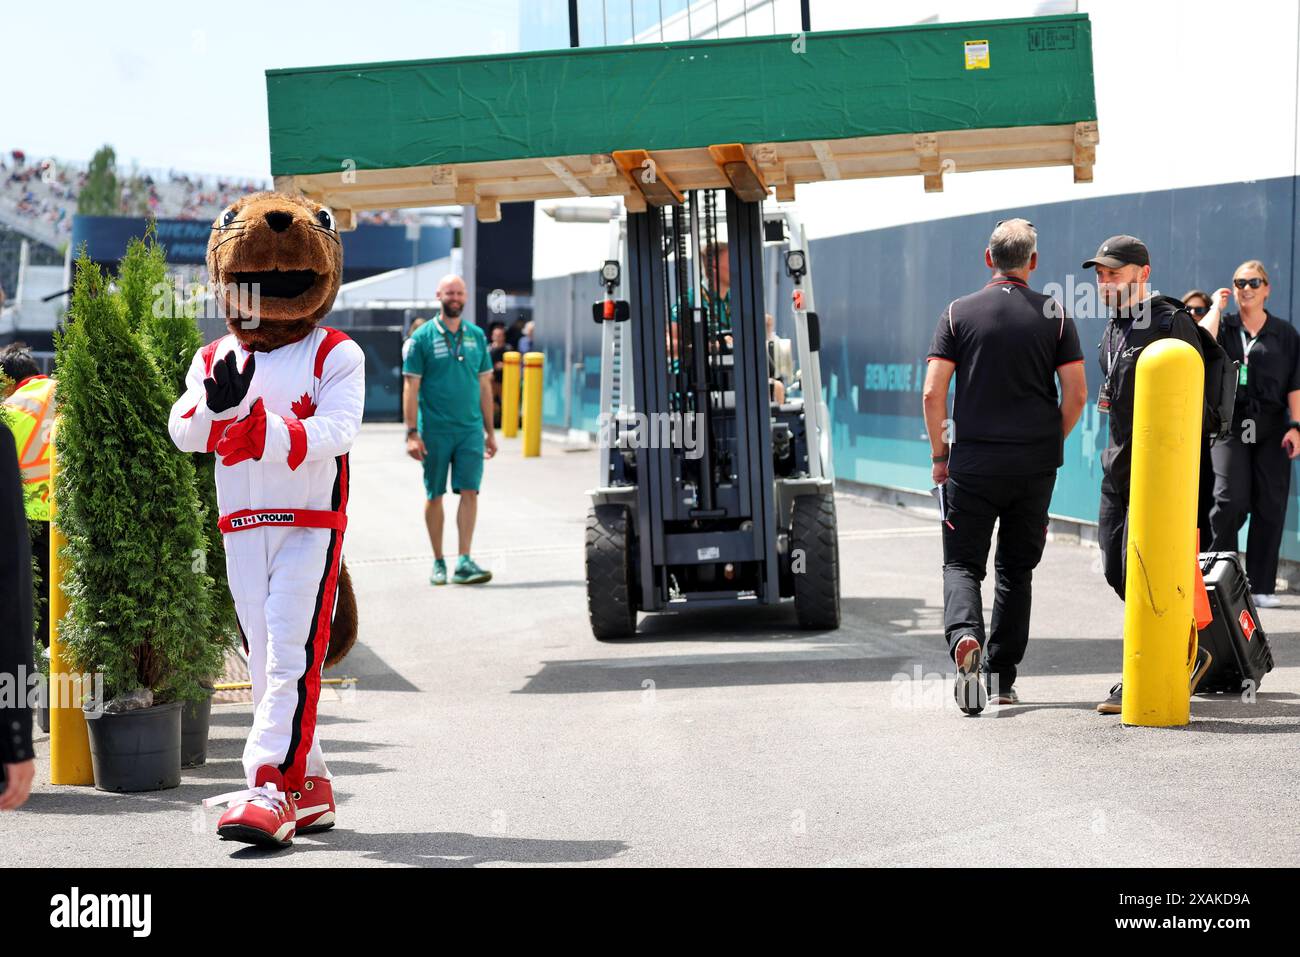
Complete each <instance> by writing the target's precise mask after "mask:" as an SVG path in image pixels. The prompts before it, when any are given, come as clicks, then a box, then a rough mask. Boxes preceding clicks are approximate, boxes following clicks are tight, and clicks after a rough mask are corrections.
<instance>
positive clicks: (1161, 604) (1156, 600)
mask: <svg viewBox="0 0 1300 957" xmlns="http://www.w3.org/2000/svg"><path fill="white" fill-rule="evenodd" d="M1204 381H1205V368H1204V365H1203V364H1202V362H1201V358H1200V356H1199V355H1197V353H1196V350H1195V349H1193V348H1192V347H1191V346H1190V345H1188V344H1187V343H1185V342H1182V341H1181V340H1178V339H1162V340H1160V341H1159V342H1155V343H1153V344H1151V345H1149V346H1147V347H1146V349H1144V350H1143V351H1142V356H1141V358H1139V359H1138V364H1137V384H1136V391H1135V393H1134V408H1133V468H1132V478H1131V481H1130V486H1129V513H1128V556H1127V563H1128V564H1127V570H1126V578H1125V584H1124V593H1125V601H1124V696H1123V705H1122V707H1121V711H1120V717H1121V719H1122V720H1123V722H1124V724H1134V725H1144V726H1146V727H1171V726H1174V725H1184V724H1187V722H1188V721H1189V720H1190V716H1191V708H1190V693H1189V690H1188V673H1189V666H1190V663H1191V662H1192V661H1193V660H1194V659H1195V657H1196V613H1195V610H1194V608H1193V596H1192V579H1193V573H1194V565H1195V562H1196V496H1197V476H1198V475H1199V474H1200V455H1201V405H1202V401H1203V398H1202V397H1203V395H1204Z"/></svg>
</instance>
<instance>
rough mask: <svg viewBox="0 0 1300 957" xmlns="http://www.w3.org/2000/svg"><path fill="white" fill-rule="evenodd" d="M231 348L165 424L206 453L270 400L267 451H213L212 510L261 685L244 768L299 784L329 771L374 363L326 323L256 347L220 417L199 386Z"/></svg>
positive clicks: (212, 351) (199, 360)
mask: <svg viewBox="0 0 1300 957" xmlns="http://www.w3.org/2000/svg"><path fill="white" fill-rule="evenodd" d="M232 350H234V351H235V354H236V359H237V360H238V363H239V368H240V369H243V368H244V367H245V363H246V362H247V361H248V357H249V352H248V351H247V350H246V349H245V348H244V347H243V346H242V345H240V344H239V342H238V340H236V339H235V337H234V336H233V335H226V336H223V337H222V338H221V339H218V340H217V341H216V342H212V343H209V344H208V345H206V346H204V347H203V348H202V349H201V350H199V352H198V353H197V354H196V355H195V356H194V361H193V363H191V365H190V370H189V374H188V375H187V377H186V380H185V384H186V391H185V394H184V395H182V396H181V397H180V399H179V400H177V402H176V404H175V405H174V406H172V411H171V418H170V421H169V424H168V425H169V430H170V432H171V436H172V440H173V441H174V442H175V443H176V445H177V447H178V448H180V449H181V450H182V451H185V452H211V451H214V450H215V449H216V447H217V443H218V442H219V441H220V440H221V438H222V435H223V433H224V432H225V430H226V428H227V427H228V426H229V425H231V424H232V423H234V422H235V421H236V420H238V419H243V418H244V417H245V416H248V415H249V413H250V410H252V409H253V406H254V403H255V402H256V400H257V399H259V398H260V399H261V400H262V401H263V408H264V409H265V413H266V416H265V419H266V421H265V426H266V428H265V443H264V446H263V448H262V451H261V456H260V458H258V459H249V460H247V461H242V462H238V463H237V464H235V465H226V464H224V463H223V462H222V456H221V455H220V454H218V456H217V466H216V476H217V505H218V508H219V509H220V512H221V531H222V532H223V535H222V538H223V539H224V542H225V549H226V563H227V564H226V572H227V577H228V578H229V580H230V592H231V595H232V596H233V598H234V602H235V611H236V613H237V614H238V616H239V625H240V631H241V633H242V637H243V641H244V648H245V650H246V652H247V654H248V670H249V673H250V676H251V679H252V685H253V703H254V713H253V729H252V731H251V732H250V733H249V736H248V743H247V745H246V746H245V748H244V773H245V775H246V776H247V778H248V784H249V786H250V787H252V786H253V785H254V783H255V781H254V775H255V774H256V772H257V769H258V767H260V766H261V765H264V764H270V765H273V766H275V767H277V768H279V769H280V771H281V773H283V774H284V777H285V786H286V787H287V788H289V789H290V790H301V788H302V786H303V781H304V777H305V776H306V775H309V774H310V775H315V776H320V777H325V778H328V777H329V776H330V774H329V770H328V768H326V766H325V758H324V756H323V755H322V753H321V747H320V741H319V740H318V738H317V735H316V706H317V702H318V700H319V697H320V680H321V671H322V668H323V666H324V661H325V652H326V649H327V648H328V646H329V636H330V623H331V619H332V618H333V614H334V597H335V593H336V591H337V588H338V576H339V565H340V562H341V560H342V550H343V532H344V529H345V528H346V526H347V503H348V452H349V450H350V449H351V448H352V442H353V439H355V438H356V435H357V431H358V430H359V429H360V427H361V413H362V409H363V406H364V404H365V360H364V356H363V353H362V351H361V348H360V347H359V346H358V345H357V344H356V343H355V342H353V341H352V340H351V339H349V338H348V337H347V336H346V335H344V334H343V333H341V332H339V331H338V330H335V329H326V328H320V327H318V328H316V329H314V330H312V332H311V333H310V334H309V335H308V336H307V337H306V338H304V339H301V340H299V341H298V342H295V343H292V344H291V345H287V346H281V347H280V348H278V349H274V350H272V351H271V352H258V353H254V354H255V355H256V357H257V361H256V367H255V370H254V372H253V378H252V381H251V383H250V384H249V387H248V394H247V395H246V396H245V397H244V399H243V401H242V402H241V403H240V405H239V406H238V407H237V408H233V409H228V410H226V411H224V412H220V413H214V412H212V411H211V410H210V409H209V408H208V405H207V394H206V392H205V391H204V387H203V381H204V379H206V378H209V377H211V375H212V366H213V363H214V362H217V361H220V360H221V359H222V357H223V356H225V355H226V354H227V353H228V352H231V351H232Z"/></svg>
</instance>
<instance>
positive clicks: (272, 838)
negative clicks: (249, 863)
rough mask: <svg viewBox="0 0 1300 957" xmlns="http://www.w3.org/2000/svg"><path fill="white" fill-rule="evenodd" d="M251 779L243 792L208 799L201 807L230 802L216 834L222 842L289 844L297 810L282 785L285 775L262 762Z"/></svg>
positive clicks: (276, 845) (218, 823) (294, 828)
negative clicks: (251, 785)
mask: <svg viewBox="0 0 1300 957" xmlns="http://www.w3.org/2000/svg"><path fill="white" fill-rule="evenodd" d="M254 781H255V782H256V783H255V784H254V785H253V787H251V788H249V789H247V790H246V791H231V792H230V793H229V794H221V795H218V796H217V797H214V798H207V799H205V800H204V802H203V806H204V807H216V806H217V805H219V804H229V805H230V810H228V811H227V812H226V813H225V814H223V815H221V820H219V821H218V822H217V833H218V834H219V835H221V839H222V840H223V841H242V842H243V843H245V844H262V845H267V846H270V847H288V846H289V845H290V844H292V843H293V835H294V833H295V831H296V830H297V819H298V811H297V808H296V807H295V805H294V801H293V795H292V794H290V793H289V792H288V791H286V790H285V788H284V775H282V774H281V773H280V771H279V770H278V769H277V768H275V767H274V766H273V765H270V764H264V765H262V766H261V767H260V768H258V769H257V775H256V776H255V777H254Z"/></svg>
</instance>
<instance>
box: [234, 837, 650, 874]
mask: <svg viewBox="0 0 1300 957" xmlns="http://www.w3.org/2000/svg"><path fill="white" fill-rule="evenodd" d="M627 849H628V845H627V844H626V843H625V842H623V841H547V840H538V839H533V838H515V837H480V836H478V835H476V834H460V833H437V832H435V833H427V834H426V833H420V832H418V831H416V832H411V831H405V832H402V833H396V834H365V833H361V832H358V831H347V830H341V829H339V828H334V829H332V830H329V831H323V832H321V833H318V834H309V835H304V836H303V837H300V838H296V839H295V840H294V843H293V848H292V853H294V854H303V853H306V854H313V855H316V854H321V855H326V854H328V853H330V852H332V851H343V852H346V853H348V854H362V855H364V856H365V858H366V859H367V860H370V861H375V862H382V863H385V864H405V865H407V866H408V867H477V866H479V865H480V864H491V863H498V862H499V863H509V864H587V863H595V862H597V861H607V860H610V859H611V858H614V857H617V856H618V855H620V854H622V853H623V852H624V851H626V850H627ZM286 850H287V849H286ZM282 853H285V851H277V850H260V849H258V848H255V847H244V848H240V849H239V850H237V851H235V852H234V853H232V854H231V855H230V856H231V859H232V860H248V859H257V858H263V857H268V856H277V855H279V854H282ZM313 863H319V864H320V865H321V866H325V867H328V866H329V861H328V859H326V858H324V857H322V858H319V859H316V860H314V861H313Z"/></svg>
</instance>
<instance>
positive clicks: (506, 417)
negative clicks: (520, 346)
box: [501, 351, 520, 439]
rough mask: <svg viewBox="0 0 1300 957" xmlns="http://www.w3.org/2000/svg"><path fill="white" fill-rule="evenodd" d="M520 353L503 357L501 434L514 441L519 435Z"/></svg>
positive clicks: (507, 354) (512, 353)
mask: <svg viewBox="0 0 1300 957" xmlns="http://www.w3.org/2000/svg"><path fill="white" fill-rule="evenodd" d="M519 358H520V357H519V353H517V352H514V351H511V352H507V353H506V354H505V355H503V356H502V357H501V362H502V366H501V434H502V435H504V436H505V437H506V438H507V439H513V438H514V437H515V436H516V435H518V434H519Z"/></svg>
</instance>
